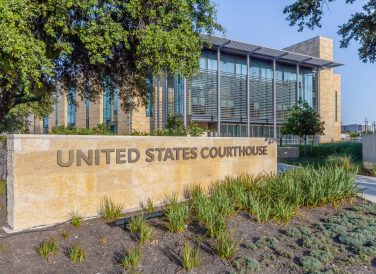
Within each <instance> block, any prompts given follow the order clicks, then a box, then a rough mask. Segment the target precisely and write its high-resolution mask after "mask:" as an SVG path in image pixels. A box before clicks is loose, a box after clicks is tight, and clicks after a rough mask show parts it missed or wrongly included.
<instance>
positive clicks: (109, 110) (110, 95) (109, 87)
mask: <svg viewBox="0 0 376 274" xmlns="http://www.w3.org/2000/svg"><path fill="white" fill-rule="evenodd" d="M118 105H119V98H118V88H117V86H116V83H115V82H114V81H113V79H111V77H106V78H105V79H104V81H103V123H104V124H106V125H108V126H110V127H111V131H112V132H113V133H117V131H118V124H117V121H118V119H117V118H118Z"/></svg>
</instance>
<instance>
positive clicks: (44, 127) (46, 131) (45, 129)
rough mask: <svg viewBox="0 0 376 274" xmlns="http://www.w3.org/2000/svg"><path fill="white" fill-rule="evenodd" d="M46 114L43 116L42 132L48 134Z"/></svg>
mask: <svg viewBox="0 0 376 274" xmlns="http://www.w3.org/2000/svg"><path fill="white" fill-rule="evenodd" d="M48 122H49V121H48V116H47V117H44V118H43V133H44V134H48V127H49V125H48Z"/></svg>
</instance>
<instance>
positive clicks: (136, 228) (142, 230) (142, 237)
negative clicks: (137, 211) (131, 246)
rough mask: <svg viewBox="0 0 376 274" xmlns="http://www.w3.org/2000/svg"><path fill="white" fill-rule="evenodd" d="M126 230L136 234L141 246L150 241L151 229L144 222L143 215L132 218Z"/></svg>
mask: <svg viewBox="0 0 376 274" xmlns="http://www.w3.org/2000/svg"><path fill="white" fill-rule="evenodd" d="M128 229H129V230H130V231H131V232H132V233H137V234H138V239H139V241H140V243H142V244H143V243H145V242H148V241H150V240H151V238H152V228H151V227H150V225H149V224H148V223H147V222H146V219H145V217H144V215H139V216H136V217H133V218H132V219H131V220H130V222H129V224H128Z"/></svg>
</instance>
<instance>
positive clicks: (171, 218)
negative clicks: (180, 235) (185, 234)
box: [165, 196, 189, 233]
mask: <svg viewBox="0 0 376 274" xmlns="http://www.w3.org/2000/svg"><path fill="white" fill-rule="evenodd" d="M165 216H166V219H167V228H168V229H169V231H170V232H173V233H177V232H182V231H183V230H184V229H185V226H186V225H187V223H188V220H189V207H188V205H187V204H186V203H179V202H178V199H177V197H176V196H172V197H170V198H169V199H168V204H167V206H166V213H165Z"/></svg>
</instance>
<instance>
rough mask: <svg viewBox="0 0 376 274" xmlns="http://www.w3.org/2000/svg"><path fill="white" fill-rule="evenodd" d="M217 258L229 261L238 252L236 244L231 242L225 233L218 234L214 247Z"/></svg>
mask: <svg viewBox="0 0 376 274" xmlns="http://www.w3.org/2000/svg"><path fill="white" fill-rule="evenodd" d="M215 248H216V250H217V253H218V255H219V257H221V258H223V259H227V260H231V259H232V258H233V257H234V255H235V252H236V251H237V250H238V244H237V243H236V242H235V241H233V240H232V239H231V237H230V235H229V234H228V232H227V231H223V232H221V233H219V235H218V236H217V241H216V246H215Z"/></svg>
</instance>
